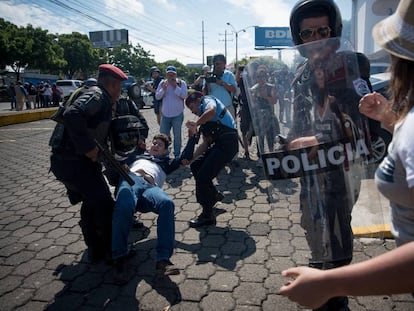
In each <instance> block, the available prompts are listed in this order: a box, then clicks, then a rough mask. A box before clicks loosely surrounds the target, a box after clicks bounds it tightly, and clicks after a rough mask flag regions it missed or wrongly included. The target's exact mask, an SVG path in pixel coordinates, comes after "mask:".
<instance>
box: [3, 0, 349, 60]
mask: <svg viewBox="0 0 414 311" xmlns="http://www.w3.org/2000/svg"><path fill="white" fill-rule="evenodd" d="M296 1H297V0H195V1H192V0H0V17H2V18H4V19H5V20H7V21H9V22H11V23H13V24H15V25H18V26H27V25H28V24H31V25H32V26H33V27H40V28H42V29H47V30H48V31H49V33H57V34H70V33H72V32H74V31H77V32H80V33H83V34H86V35H88V36H89V32H90V31H101V30H111V29H128V32H129V41H130V43H132V44H133V45H134V46H135V45H136V44H137V43H139V44H140V45H141V46H142V47H143V48H144V50H146V51H148V52H150V53H151V54H152V55H153V58H154V59H155V61H156V62H165V61H167V60H178V61H179V62H181V63H183V64H202V63H205V62H206V61H205V58H204V60H203V50H204V57H206V56H208V55H214V54H217V53H223V54H226V55H227V62H228V63H231V62H233V61H234V60H235V57H236V40H235V37H236V36H235V33H234V31H236V32H238V40H237V43H238V44H237V45H238V48H237V52H238V53H237V54H238V59H239V60H240V59H242V58H244V57H250V56H258V55H274V54H275V53H276V52H275V51H274V50H273V51H257V50H255V49H254V26H261V27H264V26H266V27H288V26H289V15H290V11H291V9H292V7H293V6H294V4H295V3H296ZM336 3H337V5H338V7H339V8H340V10H341V13H342V18H343V19H344V20H349V19H350V18H351V7H352V1H351V0H342V1H336ZM227 23H230V24H231V26H229V25H227ZM203 29H204V30H203ZM243 29H245V31H243Z"/></svg>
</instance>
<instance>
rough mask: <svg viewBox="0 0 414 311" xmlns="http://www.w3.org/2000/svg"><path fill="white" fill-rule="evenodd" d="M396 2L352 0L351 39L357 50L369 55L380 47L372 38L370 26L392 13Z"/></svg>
mask: <svg viewBox="0 0 414 311" xmlns="http://www.w3.org/2000/svg"><path fill="white" fill-rule="evenodd" d="M345 1H346V0H345ZM398 2H399V0H352V22H351V28H352V29H351V41H352V42H353V43H354V45H355V49H356V50H357V51H358V52H363V53H364V54H366V55H370V54H372V53H374V52H377V51H378V50H379V49H380V47H379V46H378V45H377V44H375V42H374V39H373V38H372V28H373V27H374V25H375V24H376V23H377V22H379V21H380V20H382V19H384V18H385V17H387V16H389V15H391V14H392V13H394V12H395V9H396V8H397V5H398Z"/></svg>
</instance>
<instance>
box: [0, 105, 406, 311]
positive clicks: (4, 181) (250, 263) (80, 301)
mask: <svg viewBox="0 0 414 311" xmlns="http://www.w3.org/2000/svg"><path fill="white" fill-rule="evenodd" d="M143 114H144V115H145V117H146V118H147V119H148V121H149V123H150V125H151V128H152V130H151V135H152V134H153V133H154V132H155V131H156V129H157V126H156V122H155V117H154V114H153V111H152V110H144V112H143ZM186 118H188V116H186ZM53 126H54V123H53V122H52V121H50V120H40V121H35V122H30V123H24V124H15V125H10V126H4V127H0V160H1V164H2V165H1V168H0V171H1V179H0V310H3V311H5V310H31V311H36V310H44V309H49V310H65V311H66V310H127V311H128V310H214V311H216V310H303V309H301V308H300V307H299V306H297V305H296V304H294V303H291V302H290V301H288V300H287V299H286V298H284V297H281V296H279V295H277V291H278V288H279V287H280V286H281V285H282V283H283V282H284V280H283V279H282V277H281V276H280V272H281V271H282V270H283V269H285V268H287V267H290V266H293V265H304V264H306V263H307V257H308V249H307V244H306V240H305V238H304V234H303V231H302V229H301V228H300V225H299V219H300V214H299V198H298V190H299V189H298V187H299V186H298V184H297V183H296V182H295V181H283V182H278V183H276V184H275V186H276V187H277V189H278V192H277V193H278V197H277V198H276V202H275V203H274V204H273V205H272V206H270V205H269V204H268V203H267V193H266V187H267V182H265V181H264V180H263V178H262V169H261V168H258V167H256V163H255V162H247V161H244V160H239V161H238V163H239V164H240V166H239V167H231V168H226V171H225V172H223V173H222V174H220V176H219V177H218V179H217V184H218V188H219V190H221V191H223V192H224V194H225V199H224V202H223V203H221V204H220V205H219V206H218V207H219V208H221V209H223V210H224V211H225V213H223V214H221V215H220V216H218V223H217V226H216V227H208V228H203V229H199V230H195V229H192V228H189V227H188V224H187V221H188V220H189V219H190V218H192V217H194V216H196V215H197V214H198V213H199V212H200V207H199V206H198V204H197V203H196V202H195V195H194V180H193V179H192V178H191V174H190V171H189V169H188V168H180V169H179V170H178V171H176V172H175V173H174V174H172V175H170V176H169V177H168V179H167V183H166V186H165V189H166V191H167V193H168V194H169V195H171V196H172V197H173V198H174V202H175V204H176V236H175V237H176V241H177V245H176V249H175V253H174V255H173V257H172V261H173V262H174V263H175V264H176V265H177V266H178V267H179V268H180V269H181V274H180V275H177V276H171V277H167V278H165V279H156V278H155V277H154V265H155V262H154V258H155V251H154V246H155V243H156V240H155V238H156V215H154V214H140V215H139V217H140V219H141V220H142V221H143V222H144V224H145V228H144V229H142V230H135V231H132V232H131V235H130V240H131V242H133V243H134V244H135V245H136V249H137V250H138V252H137V255H136V256H135V257H133V258H132V259H131V260H130V262H129V269H130V271H131V273H130V281H129V282H128V284H126V285H124V286H117V285H115V284H113V283H112V282H111V281H112V267H110V266H108V265H104V264H101V265H96V266H91V265H89V264H88V263H87V261H86V258H85V257H86V256H85V244H84V242H83V238H82V235H81V231H80V228H79V226H78V221H79V217H80V216H79V205H75V206H71V205H70V204H69V202H68V200H67V198H66V197H65V195H64V194H65V191H64V188H63V186H62V185H61V184H60V183H59V182H57V181H55V179H54V178H53V176H52V175H51V174H49V173H48V169H49V158H48V157H49V148H48V145H47V143H48V139H49V137H50V134H51V131H52V129H53ZM393 247H395V245H394V242H393V241H392V240H381V239H358V240H356V241H355V257H354V261H360V260H364V259H367V258H370V257H372V256H374V255H377V254H379V253H383V252H385V251H387V250H389V249H392V248H393ZM384 282H386V280H384ZM350 308H351V310H414V301H413V299H412V297H411V295H397V296H392V297H388V296H386V297H363V298H351V299H350Z"/></svg>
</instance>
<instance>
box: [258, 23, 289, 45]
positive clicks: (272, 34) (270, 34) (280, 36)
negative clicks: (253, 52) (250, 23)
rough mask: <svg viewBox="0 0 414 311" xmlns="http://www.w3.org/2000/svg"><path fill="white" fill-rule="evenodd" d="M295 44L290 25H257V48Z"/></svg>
mask: <svg viewBox="0 0 414 311" xmlns="http://www.w3.org/2000/svg"><path fill="white" fill-rule="evenodd" d="M289 46H293V41H292V36H291V34H290V29H289V27H256V28H255V49H275V48H282V47H289Z"/></svg>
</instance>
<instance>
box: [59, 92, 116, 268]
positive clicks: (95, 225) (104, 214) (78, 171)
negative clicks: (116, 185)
mask: <svg viewBox="0 0 414 311" xmlns="http://www.w3.org/2000/svg"><path fill="white" fill-rule="evenodd" d="M111 119H112V100H111V97H110V96H109V94H108V93H107V92H106V91H105V90H104V89H103V88H102V87H97V88H93V89H92V90H91V91H90V92H86V93H84V94H82V95H81V96H80V97H79V98H77V99H76V100H75V101H74V102H72V103H69V105H68V106H67V107H66V110H65V112H64V114H63V121H64V123H63V127H64V128H63V132H62V135H61V136H59V135H58V138H57V139H56V137H55V139H54V141H53V143H52V144H51V145H52V154H51V171H52V172H53V174H54V175H55V176H56V178H57V179H58V180H59V181H61V182H62V183H63V184H64V185H65V187H66V189H67V192H68V196H69V199H70V201H71V203H72V204H76V203H78V202H80V201H82V206H81V221H80V226H81V228H82V233H83V236H84V240H85V243H86V245H87V246H88V248H89V257H90V259H91V260H92V261H95V260H99V259H102V258H104V257H105V256H106V255H110V254H111V225H112V211H113V208H114V201H113V199H112V196H111V193H110V190H109V187H108V185H107V183H106V181H105V179H104V177H103V174H102V166H101V164H100V163H99V162H93V161H92V160H90V159H89V158H87V157H86V156H85V153H86V152H88V151H90V150H92V149H93V148H95V146H96V144H95V142H94V139H97V140H98V141H99V142H100V143H101V144H102V145H106V142H107V137H108V129H109V125H110V122H111ZM56 128H57V129H59V128H60V130H62V124H58V125H57V126H56ZM57 129H55V132H56V131H57ZM54 134H55V133H54ZM52 138H53V135H52Z"/></svg>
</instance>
